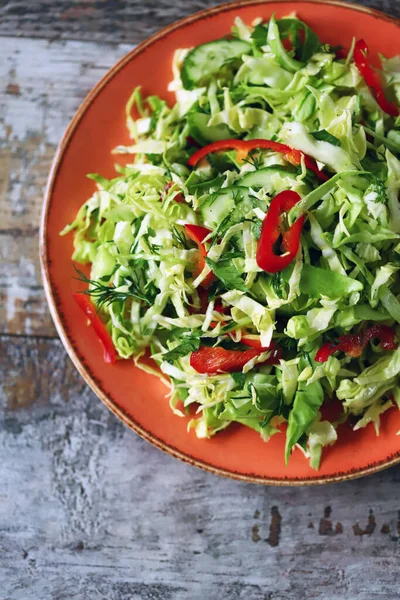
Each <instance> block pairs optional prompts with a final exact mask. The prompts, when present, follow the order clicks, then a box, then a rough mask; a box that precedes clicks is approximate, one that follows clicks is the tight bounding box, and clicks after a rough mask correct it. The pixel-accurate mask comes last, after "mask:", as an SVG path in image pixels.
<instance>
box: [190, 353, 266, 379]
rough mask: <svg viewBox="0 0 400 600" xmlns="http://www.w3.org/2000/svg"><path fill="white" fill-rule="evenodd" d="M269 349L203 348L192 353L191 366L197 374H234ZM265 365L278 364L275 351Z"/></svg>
mask: <svg viewBox="0 0 400 600" xmlns="http://www.w3.org/2000/svg"><path fill="white" fill-rule="evenodd" d="M266 351H267V349H265V348H262V349H256V348H251V349H250V350H226V349H225V348H221V347H220V346H217V347H215V348H210V347H208V346H201V347H200V348H199V349H198V350H196V352H192V354H191V356H190V366H191V367H193V369H194V370H195V371H197V373H202V374H209V375H213V374H216V373H234V372H235V371H241V370H242V369H243V367H244V365H245V364H246V363H247V362H248V361H249V360H251V359H252V358H256V357H257V356H259V355H260V354H261V353H262V352H266ZM263 364H276V352H275V351H273V352H272V353H271V356H270V357H269V358H267V360H266V361H265V362H264V363H263Z"/></svg>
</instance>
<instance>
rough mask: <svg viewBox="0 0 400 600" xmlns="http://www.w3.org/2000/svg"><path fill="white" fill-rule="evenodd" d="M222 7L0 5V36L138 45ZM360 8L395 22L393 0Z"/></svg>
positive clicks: (101, 0)
mask: <svg viewBox="0 0 400 600" xmlns="http://www.w3.org/2000/svg"><path fill="white" fill-rule="evenodd" d="M222 3H223V2H222V0H184V1H182V2H176V1H175V2H172V1H171V0H145V1H143V0H73V1H71V0H58V1H57V2H54V0H35V1H32V0H31V1H30V2H26V0H3V1H2V2H0V35H21V36H29V37H45V38H47V39H60V38H61V39H79V40H82V39H85V40H91V41H93V40H96V41H100V42H110V43H114V44H115V43H119V42H128V43H133V44H137V43H139V42H141V41H142V40H143V39H144V38H146V37H148V36H149V35H151V34H152V33H154V32H155V31H157V30H158V29H160V28H161V27H164V26H165V25H169V24H170V23H173V22H174V21H176V20H177V19H181V18H182V17H185V16H187V15H189V14H191V13H193V12H196V11H198V10H202V9H204V8H208V7H211V6H217V5H218V4H222ZM359 4H363V5H364V6H369V7H371V8H376V9H378V10H382V11H385V12H387V13H389V14H392V15H393V16H397V17H400V5H399V2H397V0H364V1H363V2H359Z"/></svg>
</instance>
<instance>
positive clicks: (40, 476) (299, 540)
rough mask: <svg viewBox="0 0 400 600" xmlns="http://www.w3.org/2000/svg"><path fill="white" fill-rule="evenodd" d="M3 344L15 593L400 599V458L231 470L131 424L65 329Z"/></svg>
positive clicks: (7, 587) (0, 434)
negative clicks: (185, 455) (342, 472)
mask: <svg viewBox="0 0 400 600" xmlns="http://www.w3.org/2000/svg"><path fill="white" fill-rule="evenodd" d="M0 356H2V360H1V361H0V382H1V384H0V449H1V450H0V452H1V455H2V456H4V457H7V458H6V460H1V461H0V481H1V488H0V556H1V560H0V589H1V593H0V597H1V598H2V600H75V599H76V600H81V599H85V600H89V599H90V600H98V599H103V598H104V599H107V600H132V599H134V600H188V599H191V600H197V599H198V600H200V599H201V600H203V599H204V598H207V599H208V598H210V599H213V600H214V599H216V598H218V599H220V600H266V599H268V600H301V599H302V598H323V599H324V600H328V599H329V600H331V599H333V598H346V600H370V599H371V598H372V597H378V598H379V599H385V600H395V598H398V581H399V577H400V563H399V558H400V516H399V508H400V505H399V500H398V498H399V486H400V468H395V469H391V470H390V471H386V472H383V473H381V474H378V475H375V476H373V477H369V478H366V479H363V480H359V481H354V482H347V483H344V484H338V485H330V486H327V487H320V488H304V489H292V488H286V489H285V488H282V489H279V488H264V487H260V486H255V485H251V484H244V483H238V482H234V481H230V480H225V479H220V478H217V477H215V476H212V475H210V474H207V473H203V472H201V471H199V470H197V469H194V468H192V467H189V466H187V465H184V464H182V463H180V462H178V461H176V460H174V459H172V458H170V457H169V456H167V455H164V454H162V453H161V452H159V451H158V450H156V449H155V448H153V447H151V446H150V445H149V444H147V443H146V442H144V441H142V440H140V439H139V438H138V437H137V436H136V435H134V434H133V433H132V432H131V431H129V430H128V429H127V428H125V426H123V425H122V424H121V423H120V422H119V421H117V420H116V419H115V417H114V416H113V415H112V414H111V413H109V412H108V411H107V409H106V408H105V407H104V406H103V405H102V404H101V403H100V402H99V401H98V400H97V399H96V398H95V397H94V395H93V394H92V392H91V391H90V390H89V389H88V388H87V387H86V385H85V384H84V383H83V381H82V380H81V379H80V377H79V375H78V374H77V372H76V371H75V370H74V368H73V367H72V365H71V363H70V362H69V360H68V359H67V358H66V356H65V353H64V350H63V348H62V346H61V343H60V342H59V341H58V340H48V339H41V338H36V339H33V338H32V339H27V340H25V343H24V344H21V343H20V340H19V339H16V338H12V337H3V338H2V339H1V343H0ZM49 373H51V374H52V376H51V377H49Z"/></svg>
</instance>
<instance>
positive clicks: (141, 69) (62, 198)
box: [41, 0, 400, 485]
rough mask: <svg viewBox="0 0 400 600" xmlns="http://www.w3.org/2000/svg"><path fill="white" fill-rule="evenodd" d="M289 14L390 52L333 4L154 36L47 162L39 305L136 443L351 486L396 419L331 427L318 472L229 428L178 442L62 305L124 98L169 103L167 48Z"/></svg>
mask: <svg viewBox="0 0 400 600" xmlns="http://www.w3.org/2000/svg"><path fill="white" fill-rule="evenodd" d="M292 11H296V13H297V15H298V16H299V18H301V19H303V20H304V21H306V22H307V23H308V25H310V27H312V28H313V29H315V31H316V32H317V33H318V34H319V35H320V37H321V39H322V40H324V41H325V42H328V43H330V44H332V45H338V44H342V45H343V46H344V47H345V48H349V46H350V44H351V40H352V38H353V36H355V37H357V38H360V37H363V38H365V40H366V41H367V44H368V45H369V47H370V49H371V51H372V52H373V53H377V52H378V51H379V52H382V53H383V54H385V55H387V56H393V55H394V54H397V53H398V51H399V45H398V40H399V35H400V31H399V21H395V20H394V19H391V18H389V17H387V16H385V15H383V14H381V13H378V12H374V11H372V10H369V9H367V8H363V7H361V6H355V5H350V4H345V3H342V2H286V1H283V2H261V1H257V0H255V1H250V2H232V3H229V4H226V5H223V6H219V7H217V8H214V9H211V10H206V11H203V12H201V13H198V14H196V15H193V16H191V17H189V18H187V19H184V20H183V21H180V22H179V23H176V24H174V25H172V26H170V27H168V28H166V29H164V30H163V31H161V32H160V33H157V34H156V35H154V36H153V37H152V38H150V39H149V40H148V41H146V42H144V43H143V44H141V45H140V46H138V47H137V48H136V49H135V50H133V51H132V52H131V53H130V54H128V55H127V56H126V57H125V58H123V59H122V60H120V61H119V63H117V65H116V66H115V67H114V68H113V69H111V71H109V72H108V73H107V75H106V76H105V77H104V78H103V79H102V80H101V81H100V83H99V84H98V85H97V86H96V87H95V88H94V90H93V91H92V92H91V93H90V94H89V96H88V97H87V98H86V100H85V101H84V103H83V104H82V106H81V107H80V109H79V110H78V112H77V113H76V115H75V117H74V119H73V120H72V122H71V124H70V126H69V128H68V130H67V132H66V134H65V136H64V138H63V140H62V142H61V145H60V147H59V149H58V152H57V154H56V157H55V159H54V163H53V167H52V170H51V174H50V179H49V183H48V188H47V193H46V199H45V204H44V210H43V219H42V226H41V259H42V268H43V277H44V282H45V288H46V294H47V299H48V302H49V305H50V310H51V313H52V316H53V319H54V321H55V324H56V327H57V330H58V333H59V335H60V337H61V339H62V341H63V344H64V346H65V348H66V350H67V352H68V354H69V355H70V357H71V359H72V361H73V362H74V364H75V366H76V367H77V369H78V370H79V372H80V373H81V375H82V376H83V377H84V379H85V380H86V381H87V383H88V384H89V385H90V386H91V387H92V389H93V390H94V391H95V392H96V394H97V395H98V396H99V397H100V398H101V400H103V402H104V403H105V404H106V405H107V406H108V407H109V408H110V409H111V410H112V411H113V412H114V413H115V414H116V415H117V416H118V417H120V418H121V419H122V420H123V421H124V423H126V424H127V425H128V426H129V427H131V428H132V429H134V430H135V431H136V432H137V433H138V434H139V435H141V436H142V437H144V438H145V439H147V440H148V441H150V442H151V443H153V444H154V445H155V446H157V447H159V448H161V449H162V450H165V451H166V452H168V453H169V454H171V455H173V456H176V457H178V458H181V459H182V460H184V461H186V462H188V463H191V464H194V465H196V466H198V467H202V468H203V469H206V470H208V471H211V472H213V473H218V474H219V475H226V476H229V477H233V478H235V479H242V480H245V481H252V482H256V483H267V484H275V485H285V484H290V485H301V484H312V483H325V482H330V481H340V480H343V479H351V478H354V477H358V476H361V475H365V474H367V473H372V472H374V471H377V470H379V469H382V468H384V467H387V466H389V465H393V464H395V463H396V462H398V461H400V437H399V436H396V433H397V431H399V429H400V413H399V412H398V411H395V410H392V411H388V413H386V414H385V415H384V418H383V419H382V428H381V435H380V436H379V437H376V436H375V432H374V429H373V427H372V426H369V427H367V428H366V429H362V430H360V431H357V432H354V433H353V432H352V431H350V429H348V428H347V426H343V427H341V430H340V431H339V441H338V442H337V443H336V445H335V446H333V447H332V448H328V449H327V450H325V451H324V454H323V460H322V465H321V469H320V471H318V472H316V471H313V470H312V469H310V467H309V466H308V462H307V460H306V459H305V458H304V456H303V455H302V453H301V452H300V451H299V450H296V451H295V452H294V454H293V455H292V457H291V460H290V463H289V466H288V467H285V464H284V459H283V453H284V441H285V440H284V435H283V434H281V435H276V436H275V437H273V438H272V440H271V441H270V442H269V443H268V444H265V443H264V442H263V441H261V439H260V437H259V436H258V434H256V433H254V432H253V431H251V430H250V429H247V428H246V427H235V426H233V427H232V428H229V430H228V431H226V432H223V433H220V434H218V435H217V436H215V437H214V438H212V439H211V440H198V439H197V438H196V437H195V435H194V433H193V432H191V433H187V431H186V425H187V421H186V419H184V418H181V419H180V418H179V417H176V416H175V415H173V413H172V412H171V409H170V408H169V405H168V400H167V399H166V398H165V393H166V388H165V387H164V385H163V384H162V383H160V382H159V380H158V379H157V378H156V377H154V376H151V375H147V374H146V373H144V372H142V371H140V370H138V369H136V368H134V366H133V364H132V363H131V362H130V361H120V362H118V363H117V364H116V365H106V364H105V363H104V362H103V353H102V350H101V347H100V345H99V342H98V341H97V339H96V336H95V334H94V333H93V331H91V330H90V329H89V328H87V327H86V325H85V319H84V317H83V316H82V314H81V313H80V311H79V308H78V307H77V306H76V303H75V302H72V300H71V295H72V293H73V292H74V291H76V289H77V282H76V281H75V280H74V279H73V275H74V271H73V267H72V263H71V253H72V236H71V235H70V236H67V237H66V238H65V237H63V238H62V237H60V236H59V235H58V233H59V231H60V230H61V229H62V228H63V227H64V226H65V224H66V223H68V222H70V221H71V220H73V219H74V217H75V214H76V212H77V210H78V208H79V207H80V206H81V204H82V203H83V202H84V200H85V199H86V198H88V197H89V196H91V194H92V193H93V191H94V185H93V182H92V181H89V180H88V179H87V178H86V174H87V173H91V172H98V173H101V174H102V175H104V176H106V177H112V176H113V174H114V170H113V164H114V160H113V157H112V156H111V155H110V152H111V150H112V149H113V148H114V147H115V146H117V145H118V144H121V143H129V141H130V140H129V138H128V134H127V131H126V129H125V104H126V101H127V99H128V98H129V96H130V94H131V92H132V89H133V88H134V87H135V86H137V85H139V84H140V85H141V86H142V87H143V92H144V94H145V95H147V94H158V95H159V96H162V97H163V98H166V99H167V100H168V101H169V102H171V103H172V102H173V100H174V98H173V95H172V94H171V93H168V92H167V84H168V82H169V81H170V80H171V79H172V75H171V62H172V56H173V53H174V50H175V49H176V48H186V47H190V46H194V45H197V44H202V43H204V42H208V41H210V40H214V39H216V38H220V37H221V36H224V35H226V34H228V33H229V31H230V28H231V26H232V23H233V20H234V18H235V17H236V16H237V15H240V17H241V18H242V19H243V20H244V21H245V22H246V23H250V22H251V21H252V20H253V19H255V18H256V17H262V18H263V19H268V18H269V17H270V16H271V15H272V13H275V14H276V16H277V17H282V16H284V15H287V14H288V13H290V12H292Z"/></svg>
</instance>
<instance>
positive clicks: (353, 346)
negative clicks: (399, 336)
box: [315, 325, 398, 362]
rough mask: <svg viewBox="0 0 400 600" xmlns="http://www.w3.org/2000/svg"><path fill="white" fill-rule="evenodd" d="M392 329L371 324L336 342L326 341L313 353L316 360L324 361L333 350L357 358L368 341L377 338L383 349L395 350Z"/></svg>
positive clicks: (395, 345) (341, 337)
mask: <svg viewBox="0 0 400 600" xmlns="http://www.w3.org/2000/svg"><path fill="white" fill-rule="evenodd" d="M395 337H396V333H395V331H394V329H392V328H391V327H388V326H387V325H373V326H372V327H369V328H368V329H366V330H365V331H363V332H362V333H357V334H348V335H342V336H340V337H339V339H338V341H337V342H328V343H327V344H324V345H323V346H321V348H320V349H319V350H318V352H317V354H316V355H315V361H316V362H326V361H327V360H328V358H329V357H330V356H332V354H333V353H334V352H344V353H345V354H347V356H352V357H354V358H357V357H359V356H361V354H362V353H363V351H364V349H365V347H366V346H367V344H368V342H369V341H370V340H372V339H373V338H378V340H379V341H380V343H381V347H382V348H383V349H384V350H396V348H397V347H398V344H397V342H396V341H395Z"/></svg>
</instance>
